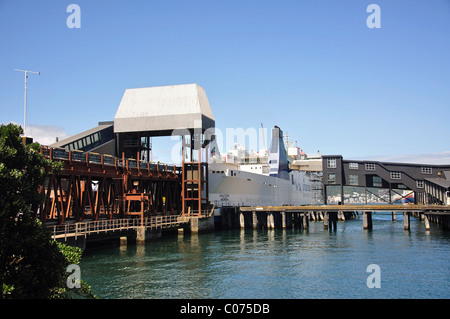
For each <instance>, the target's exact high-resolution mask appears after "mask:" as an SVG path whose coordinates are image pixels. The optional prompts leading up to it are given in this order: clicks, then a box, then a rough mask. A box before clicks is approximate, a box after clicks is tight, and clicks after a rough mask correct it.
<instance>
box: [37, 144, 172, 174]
mask: <svg viewBox="0 0 450 319" xmlns="http://www.w3.org/2000/svg"><path fill="white" fill-rule="evenodd" d="M41 152H42V155H44V156H45V157H47V158H50V159H56V160H66V161H75V162H83V163H96V164H104V165H110V166H115V165H116V164H117V166H118V167H121V168H125V167H128V168H138V162H139V168H141V169H149V170H157V171H163V172H164V171H166V172H174V173H175V171H176V167H175V166H174V165H168V164H165V163H159V162H158V163H155V162H149V163H147V162H146V161H143V160H139V161H138V160H136V159H133V158H119V157H115V156H112V155H107V154H98V153H94V152H83V151H80V150H66V149H63V148H50V147H45V146H43V147H42V150H41Z"/></svg>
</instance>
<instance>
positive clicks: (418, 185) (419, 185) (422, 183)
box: [416, 181, 425, 188]
mask: <svg viewBox="0 0 450 319" xmlns="http://www.w3.org/2000/svg"><path fill="white" fill-rule="evenodd" d="M416 186H417V188H424V187H425V183H424V181H416Z"/></svg>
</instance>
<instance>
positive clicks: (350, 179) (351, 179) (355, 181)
mask: <svg viewBox="0 0 450 319" xmlns="http://www.w3.org/2000/svg"><path fill="white" fill-rule="evenodd" d="M348 184H349V185H358V175H349V176H348Z"/></svg>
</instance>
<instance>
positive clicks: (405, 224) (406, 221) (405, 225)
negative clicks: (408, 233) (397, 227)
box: [403, 212, 410, 230]
mask: <svg viewBox="0 0 450 319" xmlns="http://www.w3.org/2000/svg"><path fill="white" fill-rule="evenodd" d="M409 214H410V213H409V212H404V213H403V229H404V230H409V228H410V217H409Z"/></svg>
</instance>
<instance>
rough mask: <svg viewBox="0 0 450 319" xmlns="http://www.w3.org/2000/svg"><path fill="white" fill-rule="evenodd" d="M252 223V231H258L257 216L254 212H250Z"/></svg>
mask: <svg viewBox="0 0 450 319" xmlns="http://www.w3.org/2000/svg"><path fill="white" fill-rule="evenodd" d="M252 222H253V229H258V216H256V212H255V211H252Z"/></svg>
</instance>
